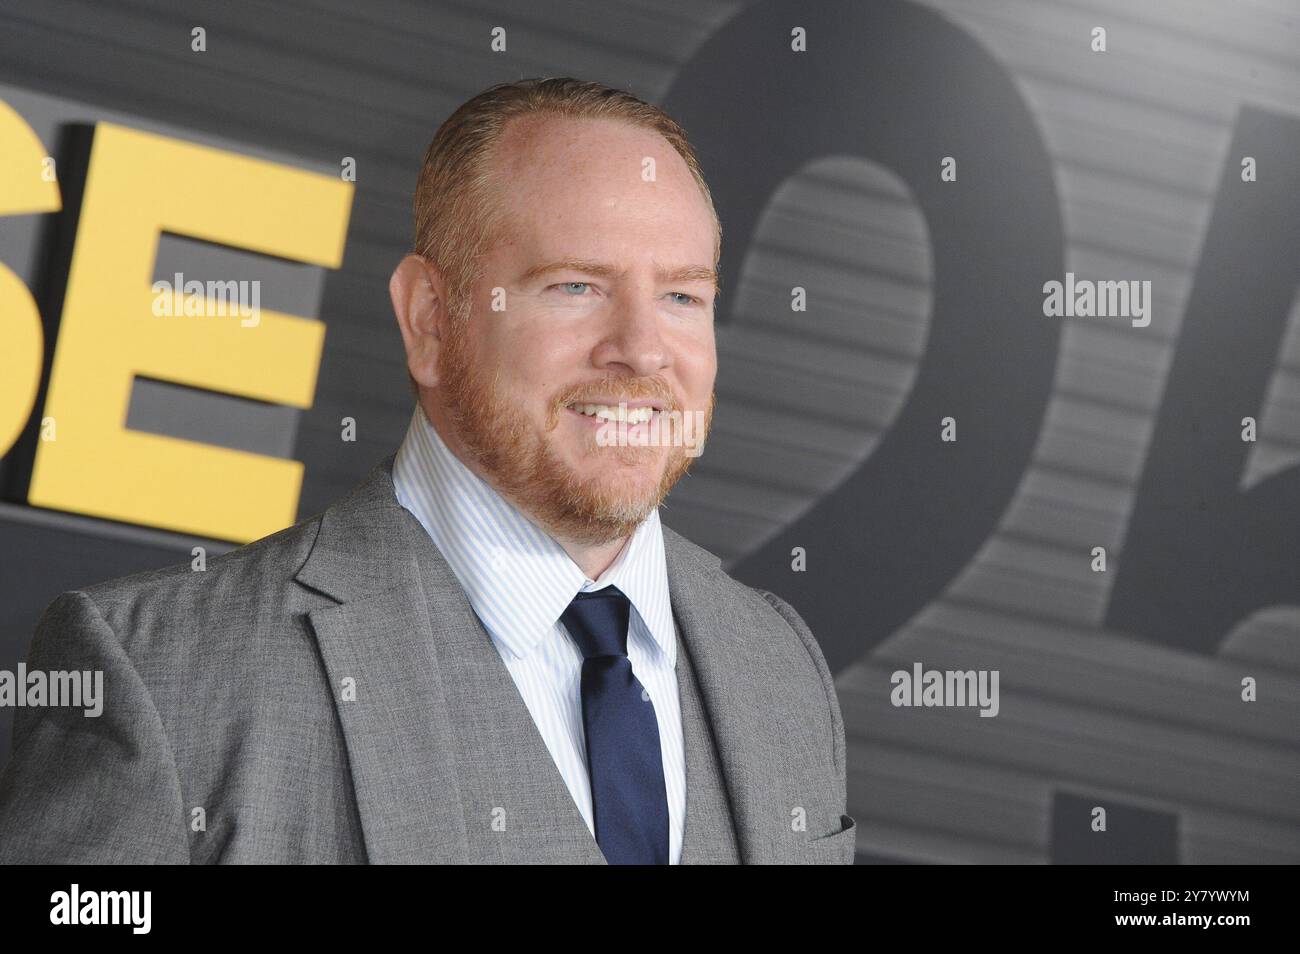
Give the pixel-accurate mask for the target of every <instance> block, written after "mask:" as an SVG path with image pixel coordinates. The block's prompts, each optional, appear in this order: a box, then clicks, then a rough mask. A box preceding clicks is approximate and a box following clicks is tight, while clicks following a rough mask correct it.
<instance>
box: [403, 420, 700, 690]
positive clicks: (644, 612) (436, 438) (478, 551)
mask: <svg viewBox="0 0 1300 954" xmlns="http://www.w3.org/2000/svg"><path fill="white" fill-rule="evenodd" d="M393 485H394V487H395V488H396V491H397V499H398V502H399V503H401V505H402V506H403V507H405V508H406V509H407V510H409V511H411V513H412V514H414V515H415V518H416V519H417V520H419V521H420V525H421V526H423V527H424V529H425V531H426V532H427V533H428V534H429V536H430V538H431V539H432V540H433V542H434V544H435V545H436V546H437V547H438V549H439V550H440V551H441V552H442V555H443V557H444V558H445V559H446V561H447V563H448V565H449V566H450V567H451V570H452V572H453V573H454V574H455V575H456V579H457V580H458V581H460V585H461V586H462V587H463V588H464V590H465V594H466V596H467V597H468V598H469V601H470V605H471V606H473V607H474V611H475V612H476V613H477V614H478V616H479V618H480V619H481V620H482V621H483V624H484V626H485V627H486V628H487V630H488V633H489V634H490V635H491V636H492V638H493V640H495V641H496V642H497V643H498V645H499V646H502V647H504V648H505V649H506V650H507V651H509V652H510V653H512V654H513V655H514V656H515V657H517V658H522V657H524V656H527V655H528V654H529V653H531V652H532V651H533V649H535V648H536V647H537V645H538V643H540V642H541V641H542V640H543V639H544V638H545V637H546V636H548V635H549V634H550V633H552V632H553V631H554V627H555V623H556V622H557V621H558V620H559V618H560V616H561V614H563V612H564V611H565V610H566V609H567V608H568V606H569V603H570V602H572V600H573V597H574V596H575V595H576V594H577V593H578V592H579V591H583V590H597V589H601V588H603V587H605V586H609V585H611V584H613V585H614V586H617V587H618V588H619V589H620V590H621V591H622V592H623V593H624V595H626V596H627V598H628V600H629V601H630V602H631V604H632V608H633V610H634V611H635V612H636V614H637V615H639V616H640V617H641V620H642V622H644V623H645V626H646V629H647V630H649V632H650V636H651V638H652V639H653V640H654V643H655V645H656V646H658V647H659V650H660V651H661V652H662V653H663V654H664V656H665V658H666V660H667V662H668V665H669V666H674V665H676V661H677V637H676V632H675V630H674V629H673V618H672V606H671V603H670V602H669V595H668V570H667V564H666V562H665V558H664V542H663V530H662V527H661V526H660V523H659V511H658V509H655V510H654V511H652V512H651V513H650V515H649V516H648V517H647V518H646V519H645V520H644V521H642V522H641V524H640V525H639V526H638V527H637V528H636V530H635V531H634V532H633V534H632V538H631V539H630V540H629V541H628V542H627V544H626V545H625V546H624V547H623V549H622V551H620V552H619V555H618V557H617V558H616V559H615V560H614V562H613V564H611V565H610V567H609V568H608V569H607V570H605V572H604V573H602V574H601V576H600V579H598V580H591V579H589V578H588V577H587V576H586V574H585V573H583V572H582V570H581V569H580V568H579V567H578V565H577V564H576V563H574V562H573V559H572V558H571V557H570V556H569V555H568V554H567V553H565V552H564V549H563V548H562V547H561V546H560V545H559V544H558V543H556V542H555V540H554V539H553V538H552V537H551V536H550V535H549V534H547V533H546V532H545V531H543V530H542V529H541V528H540V527H538V526H537V525H536V524H534V523H533V522H532V521H531V520H529V519H528V518H527V517H525V516H524V515H523V514H522V513H521V512H520V511H519V510H518V508H516V507H515V506H514V505H513V504H512V503H510V501H508V500H506V499H505V498H504V497H503V496H501V494H499V493H498V492H497V491H496V490H495V489H494V488H493V487H492V486H491V485H490V484H488V483H487V482H485V481H484V480H482V479H481V478H480V477H479V476H478V475H477V474H475V473H474V472H473V471H471V470H470V469H469V468H468V467H466V466H465V465H464V464H463V463H462V462H461V461H460V459H459V458H458V457H456V455H455V454H454V453H452V451H451V450H450V448H448V447H447V445H446V444H445V443H444V442H443V440H442V438H441V436H440V435H439V434H438V431H437V429H436V428H434V427H433V425H432V424H430V423H429V420H428V418H427V417H426V416H425V414H424V411H423V409H422V408H420V406H419V405H416V407H415V410H414V412H413V414H412V416H411V423H410V426H409V427H408V428H407V431H406V437H405V438H404V439H403V441H402V445H401V447H400V448H398V451H397V457H396V459H395V460H394V462H393Z"/></svg>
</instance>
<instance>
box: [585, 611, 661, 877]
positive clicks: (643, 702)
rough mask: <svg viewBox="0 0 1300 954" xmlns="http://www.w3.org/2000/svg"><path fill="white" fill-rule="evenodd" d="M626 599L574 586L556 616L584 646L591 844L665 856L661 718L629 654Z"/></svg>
mask: <svg viewBox="0 0 1300 954" xmlns="http://www.w3.org/2000/svg"><path fill="white" fill-rule="evenodd" d="M630 610H631V603H629V602H628V598H627V597H626V596H624V595H623V593H622V592H621V591H620V590H619V588H618V587H616V586H607V587H605V588H604V589H601V590H594V591H592V592H589V593H579V594H578V595H577V596H575V597H574V598H573V602H572V603H570V604H569V608H568V609H567V610H565V611H564V615H563V616H561V617H560V620H561V622H563V623H564V628H565V629H567V630H568V631H569V635H570V636H572V637H573V641H574V642H575V643H577V645H578V648H579V649H580V650H582V655H583V661H582V726H583V729H584V730H585V733H586V736H587V773H588V774H589V775H590V777H591V802H592V813H593V815H594V816H595V829H596V844H598V845H599V846H600V850H601V852H603V853H604V855H605V860H606V861H608V862H609V863H610V864H612V865H666V864H668V794H667V791H666V790H665V787H664V765H663V757H662V755H661V753H660V749H659V722H658V720H656V719H655V707H654V703H653V702H651V701H650V696H649V694H648V693H646V691H645V687H644V686H642V685H641V683H640V682H639V681H638V680H637V678H636V676H634V675H633V674H632V663H631V661H630V660H629V659H628V658H627V624H628V618H629V612H630Z"/></svg>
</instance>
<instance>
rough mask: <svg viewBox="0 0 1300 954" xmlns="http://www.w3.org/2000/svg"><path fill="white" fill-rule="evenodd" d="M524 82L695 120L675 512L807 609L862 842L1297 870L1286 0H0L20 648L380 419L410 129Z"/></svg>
mask: <svg viewBox="0 0 1300 954" xmlns="http://www.w3.org/2000/svg"><path fill="white" fill-rule="evenodd" d="M536 75H574V76H578V77H582V78H586V79H593V80H599V81H602V82H605V83H608V84H611V85H616V86H621V87H624V88H627V89H629V90H631V91H633V92H635V93H637V94H638V95H640V96H641V97H643V98H645V99H647V100H649V101H652V102H655V103H658V104H661V105H663V106H665V107H666V108H667V109H668V110H669V111H670V112H671V113H672V114H673V115H674V116H675V117H676V118H677V119H678V120H679V121H680V122H681V123H682V124H683V125H684V126H685V127H686V129H687V131H688V133H689V134H690V136H691V137H692V140H693V141H694V143H695V144H696V146H697V149H698V151H699V154H700V157H701V160H702V163H703V166H704V170H705V173H706V175H707V176H708V179H709V182H710V186H711V188H712V190H713V194H714V198H715V202H716V204H717V207H718V212H719V214H720V216H721V218H722V222H723V229H724V242H723V262H722V270H723V278H722V285H723V290H722V297H721V299H720V302H719V309H718V350H719V365H720V369H719V376H718V385H717V390H718V408H717V413H716V417H715V425H714V432H713V436H712V437H711V439H710V443H709V446H708V448H707V450H706V451H705V453H704V455H703V456H702V457H701V458H700V459H699V460H698V461H697V463H696V465H695V467H694V469H693V471H692V474H691V476H690V477H689V478H687V479H686V480H684V481H683V482H682V483H681V484H680V485H679V487H678V488H677V489H675V490H674V491H673V493H672V495H671V496H670V498H669V501H668V504H667V506H666V508H665V510H664V514H663V516H664V520H665V522H666V523H668V524H669V525H670V526H672V527H673V528H675V529H677V530H679V531H680V532H682V533H684V534H685V535H687V536H689V537H691V538H692V539H694V540H695V541H696V542H698V543H700V544H701V545H703V546H705V547H707V548H709V549H711V550H713V551H715V552H716V553H718V554H719V555H721V556H722V558H723V559H724V561H725V565H726V566H727V567H728V569H729V570H730V572H732V573H733V575H735V576H736V577H738V578H739V579H741V580H742V581H744V582H746V583H749V584H751V585H756V586H762V587H764V588H768V589H771V590H773V591H775V592H776V593H779V594H780V595H782V596H783V597H785V598H786V599H788V600H789V601H790V602H791V603H792V604H793V605H794V606H795V607H796V608H797V609H798V610H799V611H800V613H801V614H802V615H803V617H804V618H805V619H806V620H807V621H808V622H809V624H810V625H811V626H812V628H813V631H814V633H815V634H816V636H817V637H818V639H819V641H820V643H821V645H822V647H823V648H824V650H825V652H826V655H827V658H828V660H829V661H830V663H831V665H832V668H833V669H834V670H835V671H836V673H837V685H838V689H839V695H840V700H841V704H842V708H843V712H844V717H845V722H846V729H847V736H848V747H849V810H850V812H851V813H852V814H853V815H854V816H855V817H856V818H857V820H858V825H859V832H860V833H859V835H858V842H857V843H858V850H859V860H860V861H878V862H1010V863H1041V862H1065V861H1068V862H1091V861H1133V862H1149V861H1152V862H1153V861H1170V862H1192V863H1226V862H1261V863H1282V862H1290V863H1294V862H1297V861H1300V792H1298V787H1297V779H1300V744H1298V739H1297V727H1300V610H1298V609H1297V606H1298V605H1300V470H1298V469H1297V465H1298V464H1300V317H1298V315H1300V302H1298V301H1297V288H1298V286H1300V188H1297V181H1298V178H1300V10H1298V9H1297V7H1296V5H1295V3H1294V2H1292V0H1249V2H1246V0H1242V2H1237V3H1232V4H1225V3H1221V2H1218V0H1186V2H1157V0H1147V2H1143V3H1141V4H1134V3H1131V2H1127V0H1069V2H1066V0H927V2H916V3H904V2H892V0H890V2H887V0H873V2H847V0H826V2H821V3H818V4H816V5H797V4H789V3H777V2H771V0H761V2H753V3H745V2H734V0H703V2H690V3H685V2H682V3H665V2H663V0H577V2H567V3H560V2H537V0H528V2H524V0H518V2H505V0H492V2H475V3H472V4H471V3H467V2H427V3H417V2H412V0H370V2H367V3H365V4H361V5H358V4H355V3H344V2H341V0H275V2H227V3H212V4H208V3H184V4H182V3H174V2H165V0H40V2H10V3H6V4H5V6H4V8H3V11H0V144H2V145H3V149H0V263H2V264H3V268H0V353H2V354H3V357H2V358H0V372H3V374H2V375H0V453H3V454H4V456H3V460H2V461H0V492H2V495H3V502H2V503H0V560H3V573H2V574H0V669H3V670H10V671H12V670H14V669H15V667H16V666H17V664H18V662H19V661H20V660H21V659H22V657H23V656H24V654H25V653H26V649H27V645H28V643H29V641H30V638H31V635H32V630H33V627H34V625H35V623H36V620H37V619H38V618H39V616H40V613H41V611H42V610H43V609H44V607H45V606H46V605H47V604H48V603H49V602H50V601H51V600H53V599H54V598H55V596H57V595H58V594H59V593H60V592H62V591H64V590H67V589H74V588H77V587H81V586H85V585H88V584H90V583H93V582H96V581H99V580H103V579H107V578H110V577H114V576H119V575H123V574H126V573H130V572H135V571H138V570H143V569H147V568H152V567H157V566H162V565H165V564H169V563H176V562H179V561H188V560H191V559H194V556H195V553H196V549H195V548H202V553H205V554H207V555H209V556H211V555H214V554H216V553H218V552H221V551H222V550H224V549H228V548H229V547H230V546H232V545H233V544H235V543H238V542H241V541H244V540H248V539H252V538H254V537H256V536H260V535H263V534H264V533H267V532H270V531H271V530H274V529H276V528H277V527H281V526H285V525H287V524H289V523H292V522H294V521H296V520H298V519H301V518H304V517H307V516H310V515H313V514H315V513H317V512H319V511H320V510H321V509H323V508H324V507H325V506H326V505H327V504H328V503H329V502H330V501H332V500H333V499H335V498H336V497H338V496H340V495H342V494H343V493H345V492H346V491H347V490H348V489H349V488H350V487H351V486H352V485H353V484H354V483H355V482H356V481H357V480H359V479H360V477H361V476H362V475H363V474H364V473H365V472H366V471H367V470H368V469H369V468H370V467H371V466H372V465H373V464H374V463H375V462H376V461H377V460H379V459H380V458H381V457H383V456H384V455H386V454H388V453H390V452H392V451H393V450H394V449H395V448H396V446H397V444H398V443H399V442H400V440H401V437H402V434H403V432H404V429H405V426H406V423H407V421H408V418H409V414H410V409H411V405H410V399H409V395H408V393H407V385H406V376H405V372H404V365H403V358H402V349H401V343H400V338H399V336H398V334H397V332H396V329H395V324H394V321H393V318H392V314H391V309H390V306H389V303H388V294H387V280H388V275H389V273H390V272H391V270H392V268H393V266H394V265H395V264H396V262H397V261H398V259H399V258H400V256H401V255H402V253H403V252H404V251H405V250H407V248H408V247H409V245H410V236H411V230H412V226H411V211H410V206H411V196H412V190H413V187H414V183H415V178H416V174H417V171H418V167H419V162H420V158H421V155H422V151H423V149H424V147H425V145H426V144H427V142H428V140H429V139H430V138H431V137H432V134H433V131H434V130H435V129H436V128H437V126H438V124H439V123H440V122H441V121H442V120H443V119H444V118H445V117H446V116H447V115H448V114H449V113H450V112H451V111H452V110H453V109H454V108H455V107H456V106H457V105H458V104H460V103H461V102H463V101H464V100H465V99H467V98H468V97H469V96H471V95H473V94H474V93H476V92H478V91H480V90H481V89H483V88H486V87H487V86H489V85H491V84H493V83H496V82H500V81H503V80H508V79H515V78H519V77H523V76H536ZM182 276H183V278H182ZM190 281H199V282H202V283H206V282H223V283H227V284H226V286H225V290H226V291H227V292H231V295H232V296H234V297H235V298H238V296H241V295H243V294H244V293H245V292H246V291H249V290H251V291H252V293H253V294H255V295H257V296H259V301H258V302H257V303H255V304H259V305H260V308H261V311H260V319H259V320H258V323H257V324H256V325H255V326H254V324H253V322H252V320H251V319H248V318H240V317H238V316H236V317H230V316H226V317H207V318H202V319H199V320H192V319H191V320H186V319H185V318H184V317H183V315H182V316H172V317H168V316H167V315H166V309H167V308H168V307H175V308H176V309H177V310H180V311H181V312H182V313H183V311H184V308H185V305H186V303H187V302H189V303H193V301H195V300H199V301H202V300H204V298H206V299H207V300H208V301H209V302H210V301H211V300H212V297H213V291H212V287H211V286H207V285H204V286H201V290H205V294H204V296H200V297H199V298H197V299H195V298H186V297H185V296H184V295H181V294H179V293H180V292H181V291H182V290H184V285H185V284H186V283H188V282H190ZM1052 282H1058V283H1060V284H1059V285H1058V286H1055V287H1054V286H1052V285H1051V283H1052ZM176 285H181V286H182V287H180V288H177V287H175V286H176ZM169 288H170V289H172V290H174V291H176V292H177V293H178V294H177V295H175V296H172V295H170V294H169V292H168V289H169ZM1094 292H1095V293H1096V294H1095V295H1094ZM223 294H224V292H223ZM238 303H239V304H244V305H247V304H248V302H247V301H245V300H244V299H243V298H238ZM160 308H161V311H162V314H161V315H160V311H159V309H160ZM252 313H253V312H251V311H250V312H245V311H240V312H238V315H244V314H252ZM141 329H144V330H143V331H142V330H141ZM60 438H62V442H60ZM930 670H934V671H937V672H939V673H941V674H942V673H946V672H947V671H962V672H971V673H976V674H978V673H984V674H986V675H987V676H988V677H989V678H990V680H991V678H992V674H993V673H996V674H997V676H998V681H997V682H996V683H991V682H990V683H989V685H991V686H994V687H996V688H997V690H998V691H997V694H996V705H990V704H985V705H982V706H975V705H969V704H968V705H952V704H949V705H933V704H920V705H916V704H911V705H904V704H902V703H904V702H908V703H924V702H925V701H926V697H925V696H924V695H923V694H922V692H921V689H920V687H919V686H918V687H917V688H916V690H915V695H913V692H912V689H911V688H909V686H908V685H907V684H905V683H904V682H903V679H904V677H905V676H906V677H907V678H912V677H913V676H914V674H923V673H924V672H927V671H930ZM896 674H898V675H896ZM922 681H924V676H922ZM936 698H937V699H938V700H939V701H944V699H945V698H947V697H943V696H937V697H936ZM947 701H948V702H951V701H952V700H951V698H947ZM967 701H968V702H969V701H971V700H967ZM987 702H988V700H986V703H987ZM11 722H12V710H11V709H8V708H0V764H3V761H4V760H5V759H6V758H7V756H8V752H9V744H10V727H11Z"/></svg>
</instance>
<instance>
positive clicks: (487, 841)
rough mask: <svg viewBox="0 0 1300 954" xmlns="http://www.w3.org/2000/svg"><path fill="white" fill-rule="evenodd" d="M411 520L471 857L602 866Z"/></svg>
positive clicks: (491, 649)
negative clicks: (447, 709) (449, 722)
mask: <svg viewBox="0 0 1300 954" xmlns="http://www.w3.org/2000/svg"><path fill="white" fill-rule="evenodd" d="M412 520H414V518H412ZM416 527H417V529H419V533H418V534H416V535H415V536H416V540H415V543H414V551H415V553H416V555H417V558H418V561H419V564H420V570H421V575H422V577H423V579H424V582H425V590H426V595H427V599H428V605H429V613H428V615H429V618H430V619H432V620H433V622H434V633H435V639H434V645H435V646H436V649H437V654H438V659H439V670H440V671H441V672H442V674H443V679H444V682H443V686H444V689H445V691H446V694H447V702H448V708H449V710H450V717H451V725H452V726H453V728H454V730H455V732H454V735H455V746H456V748H455V751H456V756H457V764H458V766H459V776H460V779H461V794H462V798H463V803H464V806H465V808H466V810H467V814H466V816H465V817H466V827H467V831H468V836H469V848H470V857H471V860H473V861H475V862H487V861H500V862H505V863H508V864H539V863H541V864H605V856H604V855H603V854H601V851H600V848H599V846H597V844H596V840H595V839H594V838H592V836H591V831H590V830H589V829H588V828H587V823H586V821H584V820H583V817H582V813H581V812H579V811H578V806H577V804H576V803H575V802H574V801H573V796H572V795H571V794H570V793H569V788H568V786H567V785H566V784H565V782H564V778H563V776H561V774H560V770H559V769H558V768H557V767H556V765H555V760H554V759H553V758H552V757H551V752H550V750H549V749H548V748H547V747H546V742H545V741H544V740H543V739H542V736H541V733H540V732H539V731H538V729H537V725H536V723H534V721H533V717H532V715H531V714H530V713H529V711H528V707H527V706H526V705H525V704H524V701H523V699H522V698H521V697H520V695H519V690H518V688H517V687H516V686H515V682H514V679H513V678H512V677H511V675H510V671H509V669H507V668H506V664H505V663H504V662H503V661H502V659H501V654H500V653H499V652H497V649H496V646H494V645H493V643H492V637H491V636H490V635H489V634H488V632H487V630H486V629H485V628H484V626H483V623H482V621H481V620H480V619H479V618H478V616H477V615H476V614H475V613H474V609H473V607H472V606H471V605H470V602H469V598H468V597H467V596H466V595H465V591H464V590H463V589H462V587H461V586H460V584H459V582H458V581H457V580H456V577H455V575H454V574H453V573H452V571H451V567H450V566H448V565H447V561H446V560H445V559H444V558H443V556H442V554H441V553H440V552H439V551H438V548H437V547H436V546H434V544H433V541H432V540H430V539H429V537H428V535H427V534H426V533H424V530H423V528H420V527H418V524H416Z"/></svg>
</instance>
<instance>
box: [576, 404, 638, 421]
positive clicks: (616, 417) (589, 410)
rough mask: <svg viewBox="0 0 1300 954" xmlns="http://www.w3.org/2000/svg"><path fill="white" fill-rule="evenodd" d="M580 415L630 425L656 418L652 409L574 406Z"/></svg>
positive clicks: (612, 405) (608, 405) (590, 405)
mask: <svg viewBox="0 0 1300 954" xmlns="http://www.w3.org/2000/svg"><path fill="white" fill-rule="evenodd" d="M572 407H573V409H574V410H575V411H577V412H578V413H579V414H585V415H587V416H588V417H594V418H596V419H597V420H601V421H626V422H627V423H628V424H645V423H647V422H648V421H649V420H650V418H651V417H653V416H654V412H655V409H654V408H652V407H626V406H620V405H616V404H574V405H572Z"/></svg>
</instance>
